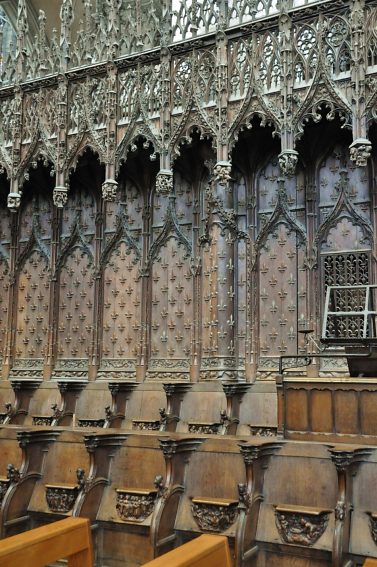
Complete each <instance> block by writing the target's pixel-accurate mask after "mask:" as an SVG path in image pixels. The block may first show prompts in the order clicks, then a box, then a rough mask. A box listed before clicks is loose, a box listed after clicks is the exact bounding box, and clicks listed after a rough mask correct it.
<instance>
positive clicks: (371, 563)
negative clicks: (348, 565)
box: [363, 559, 377, 567]
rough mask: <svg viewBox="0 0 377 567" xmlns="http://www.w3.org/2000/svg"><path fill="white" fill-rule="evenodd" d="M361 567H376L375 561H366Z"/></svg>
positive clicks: (376, 562)
mask: <svg viewBox="0 0 377 567" xmlns="http://www.w3.org/2000/svg"><path fill="white" fill-rule="evenodd" d="M363 567H377V559H366V561H365V563H364V565H363Z"/></svg>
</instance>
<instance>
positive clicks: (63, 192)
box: [52, 186, 68, 209]
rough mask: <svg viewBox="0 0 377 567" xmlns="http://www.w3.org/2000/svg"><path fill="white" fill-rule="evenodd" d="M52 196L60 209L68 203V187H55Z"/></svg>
mask: <svg viewBox="0 0 377 567" xmlns="http://www.w3.org/2000/svg"><path fill="white" fill-rule="evenodd" d="M52 198H53V201H54V205H55V207H57V208H58V209H62V208H63V207H64V205H66V204H67V201H68V187H65V186H60V187H58V186H57V187H55V188H54V191H53V194H52Z"/></svg>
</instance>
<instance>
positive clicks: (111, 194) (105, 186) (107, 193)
mask: <svg viewBox="0 0 377 567" xmlns="http://www.w3.org/2000/svg"><path fill="white" fill-rule="evenodd" d="M117 191H118V183H117V182H116V181H115V180H114V179H106V181H104V182H103V183H102V198H103V199H104V201H109V202H114V201H115V200H116V196H117Z"/></svg>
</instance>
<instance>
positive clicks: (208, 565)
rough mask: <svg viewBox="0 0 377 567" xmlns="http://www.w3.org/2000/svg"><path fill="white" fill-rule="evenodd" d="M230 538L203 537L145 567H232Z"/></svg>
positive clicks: (146, 564)
mask: <svg viewBox="0 0 377 567" xmlns="http://www.w3.org/2000/svg"><path fill="white" fill-rule="evenodd" d="M231 565H232V562H231V558H230V551H229V545H228V538H226V537H224V536H214V535H202V536H200V537H198V538H196V539H193V540H192V541H189V542H188V543H185V544H184V545H181V546H180V547H177V548H176V549H173V551H169V553H165V554H164V555H161V557H157V559H154V560H153V561H149V563H145V564H144V567H231Z"/></svg>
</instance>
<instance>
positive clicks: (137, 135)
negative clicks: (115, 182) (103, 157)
mask: <svg viewBox="0 0 377 567" xmlns="http://www.w3.org/2000/svg"><path fill="white" fill-rule="evenodd" d="M140 143H142V145H143V148H144V149H148V148H151V149H152V152H151V154H150V156H149V159H150V160H151V161H155V160H156V159H157V153H158V152H159V144H158V142H157V140H156V137H155V136H154V135H153V134H152V133H151V132H150V130H149V128H148V127H147V126H146V125H144V126H142V127H140V128H138V129H137V131H135V132H132V133H131V132H126V134H125V135H124V136H123V138H122V140H121V142H120V144H119V145H118V147H117V150H116V152H115V173H116V176H118V175H119V171H120V168H121V165H122V164H124V163H125V162H126V161H127V154H128V152H135V151H137V149H138V145H139V144H140Z"/></svg>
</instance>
